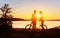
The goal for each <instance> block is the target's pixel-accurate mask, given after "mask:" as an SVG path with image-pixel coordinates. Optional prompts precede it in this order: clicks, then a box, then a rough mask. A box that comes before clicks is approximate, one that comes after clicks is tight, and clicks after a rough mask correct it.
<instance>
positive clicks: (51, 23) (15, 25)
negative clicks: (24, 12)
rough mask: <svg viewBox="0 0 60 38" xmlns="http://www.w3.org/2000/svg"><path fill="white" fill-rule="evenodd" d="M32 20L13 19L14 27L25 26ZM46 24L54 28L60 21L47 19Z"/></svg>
mask: <svg viewBox="0 0 60 38" xmlns="http://www.w3.org/2000/svg"><path fill="white" fill-rule="evenodd" d="M30 23H31V21H13V26H12V27H13V28H25V26H26V25H27V24H30ZM44 24H45V25H46V26H47V27H48V28H53V27H56V26H59V25H60V21H45V22H44Z"/></svg>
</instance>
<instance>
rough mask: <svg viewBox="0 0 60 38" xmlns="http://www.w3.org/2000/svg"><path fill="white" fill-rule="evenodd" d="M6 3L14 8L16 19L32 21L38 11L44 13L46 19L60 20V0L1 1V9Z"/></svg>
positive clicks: (13, 12) (13, 13)
mask: <svg viewBox="0 0 60 38" xmlns="http://www.w3.org/2000/svg"><path fill="white" fill-rule="evenodd" d="M5 3H7V4H9V5H10V7H12V15H13V17H16V18H24V19H31V16H32V14H33V13H34V10H36V11H37V12H39V11H42V12H43V16H44V19H60V0H9V1H8V0H0V7H1V6H3V5H4V4H5Z"/></svg>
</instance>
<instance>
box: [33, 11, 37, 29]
mask: <svg viewBox="0 0 60 38" xmlns="http://www.w3.org/2000/svg"><path fill="white" fill-rule="evenodd" d="M36 21H37V18H36V10H34V13H33V14H32V24H33V29H36Z"/></svg>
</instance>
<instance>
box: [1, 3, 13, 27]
mask: <svg viewBox="0 0 60 38" xmlns="http://www.w3.org/2000/svg"><path fill="white" fill-rule="evenodd" d="M0 10H1V11H2V14H0V15H1V18H0V19H1V20H0V28H12V21H11V20H10V19H12V18H13V17H12V15H11V14H10V13H11V8H9V5H8V4H5V5H4V6H2V8H0Z"/></svg>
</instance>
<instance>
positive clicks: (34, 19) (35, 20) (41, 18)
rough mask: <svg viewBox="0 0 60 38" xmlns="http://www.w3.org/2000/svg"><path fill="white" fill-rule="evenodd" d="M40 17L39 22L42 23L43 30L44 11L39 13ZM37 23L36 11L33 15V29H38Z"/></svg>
mask: <svg viewBox="0 0 60 38" xmlns="http://www.w3.org/2000/svg"><path fill="white" fill-rule="evenodd" d="M39 14H40V17H39V22H41V26H42V28H43V23H44V20H43V16H42V11H40V12H39ZM36 23H37V17H36V10H34V13H33V14H32V24H33V29H36Z"/></svg>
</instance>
